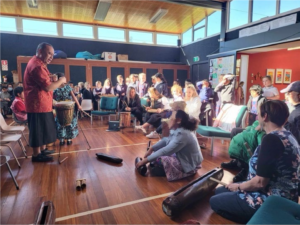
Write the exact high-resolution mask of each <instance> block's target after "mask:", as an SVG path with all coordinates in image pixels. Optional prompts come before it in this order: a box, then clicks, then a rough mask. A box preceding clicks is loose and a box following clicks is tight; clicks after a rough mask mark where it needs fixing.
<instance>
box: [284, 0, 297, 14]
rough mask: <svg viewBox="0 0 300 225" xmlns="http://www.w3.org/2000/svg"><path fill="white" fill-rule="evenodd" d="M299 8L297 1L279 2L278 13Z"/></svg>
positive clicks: (286, 0)
mask: <svg viewBox="0 0 300 225" xmlns="http://www.w3.org/2000/svg"><path fill="white" fill-rule="evenodd" d="M297 8H300V1H299V0H281V1H280V13H283V12H287V11H290V10H293V9H297Z"/></svg>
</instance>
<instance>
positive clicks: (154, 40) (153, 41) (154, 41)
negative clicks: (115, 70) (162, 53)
mask: <svg viewBox="0 0 300 225" xmlns="http://www.w3.org/2000/svg"><path fill="white" fill-rule="evenodd" d="M130 31H133V32H138V33H150V34H152V43H148V42H146V43H143V42H133V41H130ZM127 32H128V43H129V44H142V45H155V44H156V39H155V38H156V37H155V35H154V34H155V33H154V32H151V31H141V30H131V29H128V30H127Z"/></svg>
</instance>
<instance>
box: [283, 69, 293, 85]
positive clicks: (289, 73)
mask: <svg viewBox="0 0 300 225" xmlns="http://www.w3.org/2000/svg"><path fill="white" fill-rule="evenodd" d="M291 81H292V70H290V69H285V70H284V76H283V83H284V84H289V83H291Z"/></svg>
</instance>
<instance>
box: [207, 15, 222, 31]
mask: <svg viewBox="0 0 300 225" xmlns="http://www.w3.org/2000/svg"><path fill="white" fill-rule="evenodd" d="M220 31H221V11H216V12H214V13H212V14H210V15H209V16H208V17H207V36H211V35H213V34H218V33H220Z"/></svg>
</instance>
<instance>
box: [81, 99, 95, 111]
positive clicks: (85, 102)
mask: <svg viewBox="0 0 300 225" xmlns="http://www.w3.org/2000/svg"><path fill="white" fill-rule="evenodd" d="M81 107H82V110H84V111H88V110H92V109H93V103H92V100H91V99H82V102H81Z"/></svg>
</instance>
